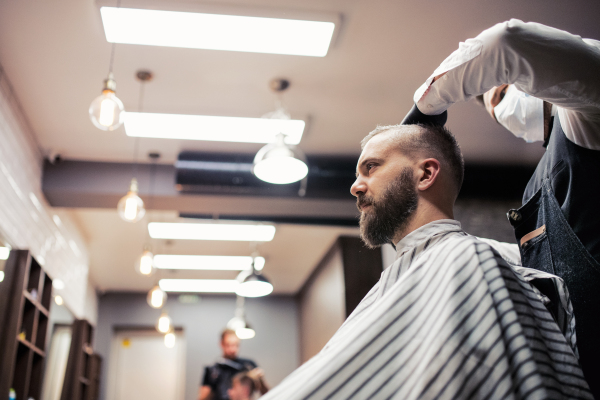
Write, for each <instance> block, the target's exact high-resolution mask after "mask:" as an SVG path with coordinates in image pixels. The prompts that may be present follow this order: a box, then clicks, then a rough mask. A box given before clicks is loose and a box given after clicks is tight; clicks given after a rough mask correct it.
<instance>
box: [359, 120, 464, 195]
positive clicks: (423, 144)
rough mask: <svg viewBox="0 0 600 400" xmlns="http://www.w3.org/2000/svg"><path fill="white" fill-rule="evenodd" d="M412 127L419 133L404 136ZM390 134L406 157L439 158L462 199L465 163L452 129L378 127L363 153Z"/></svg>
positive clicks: (404, 126)
mask: <svg viewBox="0 0 600 400" xmlns="http://www.w3.org/2000/svg"><path fill="white" fill-rule="evenodd" d="M410 127H415V128H417V129H418V130H419V132H411V133H407V134H403V133H404V132H402V131H405V130H406V128H410ZM388 131H391V132H392V133H395V139H396V142H397V145H398V147H401V148H402V151H403V152H404V153H405V154H407V155H414V154H415V153H417V152H418V153H420V154H422V155H424V156H425V157H432V158H435V159H436V160H438V161H439V162H440V163H441V164H442V168H448V170H449V172H450V176H451V177H452V180H453V183H454V185H455V186H456V195H458V192H459V191H460V188H461V186H462V182H463V178H464V174H465V163H464V160H463V156H462V152H461V151H460V146H459V145H458V142H457V141H456V138H455V137H454V135H453V134H452V133H451V132H450V131H449V130H448V128H446V127H445V126H438V125H422V124H415V125H400V124H399V125H388V126H378V127H377V128H375V129H374V130H373V131H372V132H370V133H369V134H368V135H367V136H365V138H364V139H363V140H362V141H361V142H360V145H361V149H364V148H365V146H366V145H367V142H368V141H369V140H371V139H372V138H373V137H374V136H376V135H378V134H380V133H383V132H388Z"/></svg>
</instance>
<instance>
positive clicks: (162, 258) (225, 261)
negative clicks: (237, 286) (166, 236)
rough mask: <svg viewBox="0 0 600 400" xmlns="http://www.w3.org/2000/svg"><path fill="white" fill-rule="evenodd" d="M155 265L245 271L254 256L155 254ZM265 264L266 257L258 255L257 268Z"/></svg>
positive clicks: (167, 267)
mask: <svg viewBox="0 0 600 400" xmlns="http://www.w3.org/2000/svg"><path fill="white" fill-rule="evenodd" d="M154 265H155V266H156V268H159V269H197V270H218V271H244V270H247V269H250V267H251V266H252V257H244V256H188V255H171V254H157V255H155V256H154ZM264 265H265V259H264V258H263V257H256V260H255V261H254V266H255V268H256V269H257V270H261V269H263V267H264Z"/></svg>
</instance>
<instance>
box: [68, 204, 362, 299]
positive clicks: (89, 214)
mask: <svg viewBox="0 0 600 400" xmlns="http://www.w3.org/2000/svg"><path fill="white" fill-rule="evenodd" d="M71 214H72V216H73V217H74V219H75V222H76V224H77V225H78V226H79V228H80V230H81V231H82V234H83V237H84V239H85V240H86V241H87V243H88V251H89V253H90V259H91V260H92V267H91V268H90V278H91V280H92V281H93V282H94V284H96V286H97V289H99V290H100V291H105V290H112V291H144V290H148V289H149V288H150V287H152V286H153V285H155V284H156V282H157V279H160V278H174V279H177V278H186V279H190V278H191V279H235V277H236V276H237V273H236V272H234V271H182V270H177V271H176V270H159V271H158V273H157V274H155V275H154V276H151V277H142V276H140V275H138V274H137V273H136V272H135V270H134V268H133V265H135V261H136V257H138V256H139V255H140V254H141V252H142V249H143V247H144V245H145V244H146V243H151V244H152V250H153V251H154V253H155V254H186V255H232V256H248V255H250V254H251V252H252V248H251V247H250V243H248V242H220V241H215V242H213V241H194V240H170V241H167V240H156V239H153V240H151V239H149V237H148V232H147V230H146V223H147V222H148V221H149V220H152V221H161V222H179V221H181V220H182V219H180V218H178V216H177V213H176V212H164V211H155V212H152V213H151V215H148V216H147V217H144V219H143V220H142V221H140V222H139V223H136V224H131V223H129V222H125V221H123V220H121V219H120V218H119V216H118V215H117V214H116V213H115V212H113V211H112V210H98V209H78V210H75V211H72V212H71ZM276 229H277V230H276V233H275V237H274V239H273V240H272V241H271V242H265V243H261V244H259V245H258V251H259V253H260V255H261V256H264V257H265V267H264V269H263V273H264V275H265V276H266V277H267V278H268V279H269V280H270V281H271V282H272V283H273V286H274V293H276V294H293V293H296V292H297V291H298V290H299V289H300V287H301V286H302V284H303V283H304V281H305V280H306V278H308V276H309V275H310V273H311V272H312V270H313V268H314V266H316V265H317V263H318V262H319V261H320V260H321V259H322V258H323V256H324V255H325V253H326V252H327V250H329V248H330V247H331V246H332V245H333V243H334V242H335V240H336V239H337V237H338V236H340V235H353V236H356V234H357V228H336V227H321V228H315V227H313V226H302V225H286V224H277V225H276Z"/></svg>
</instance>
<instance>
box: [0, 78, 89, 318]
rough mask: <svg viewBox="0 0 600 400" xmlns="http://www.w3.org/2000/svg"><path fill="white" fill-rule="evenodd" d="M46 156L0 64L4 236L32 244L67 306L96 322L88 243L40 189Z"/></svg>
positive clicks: (0, 218) (0, 230) (0, 229)
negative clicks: (57, 282)
mask: <svg viewBox="0 0 600 400" xmlns="http://www.w3.org/2000/svg"><path fill="white" fill-rule="evenodd" d="M42 163H43V156H42V153H41V151H40V150H39V148H38V145H37V143H36V141H35V137H34V136H33V133H32V132H31V129H30V128H29V124H28V123H27V120H26V118H25V117H24V113H23V112H22V111H21V108H20V107H19V104H18V100H17V99H16V96H15V95H14V92H13V90H12V88H11V86H10V83H9V81H8V80H7V78H6V76H5V75H4V73H3V70H2V68H1V66H0V235H1V236H2V237H3V238H4V239H5V240H6V241H7V242H8V243H9V244H10V245H11V246H12V247H14V248H19V249H29V250H30V251H31V252H32V253H33V255H34V256H35V257H36V259H37V260H38V261H39V262H40V263H41V264H42V265H43V266H44V269H45V270H46V272H47V273H48V274H49V275H50V276H51V277H52V278H53V279H57V278H58V279H61V280H62V281H63V282H64V283H65V289H63V290H62V291H60V294H61V296H62V297H63V298H64V300H65V303H66V304H67V306H68V307H69V309H70V310H71V311H72V312H73V313H74V314H75V315H76V316H77V317H79V318H87V319H88V320H89V321H90V322H92V323H95V321H96V319H97V316H96V313H97V305H96V302H97V299H96V295H95V292H94V289H93V287H91V286H90V285H89V283H88V264H89V258H88V254H87V250H86V245H85V243H84V242H83V240H82V238H81V237H80V235H79V232H78V230H77V228H76V227H75V226H74V225H73V224H72V223H71V221H70V220H69V218H68V217H67V216H66V215H64V214H63V213H60V212H59V210H53V209H52V208H51V207H50V206H49V205H48V203H47V202H46V200H45V198H44V196H43V194H42V191H41V180H42Z"/></svg>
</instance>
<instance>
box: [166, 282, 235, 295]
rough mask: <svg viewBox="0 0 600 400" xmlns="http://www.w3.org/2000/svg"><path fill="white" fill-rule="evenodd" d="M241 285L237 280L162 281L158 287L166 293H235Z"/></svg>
mask: <svg viewBox="0 0 600 400" xmlns="http://www.w3.org/2000/svg"><path fill="white" fill-rule="evenodd" d="M239 284H240V283H239V282H238V281H237V280H235V279H161V280H160V281H158V286H160V288H161V289H162V290H164V291H165V292H183V293H235V291H236V289H237V287H238V285H239Z"/></svg>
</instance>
